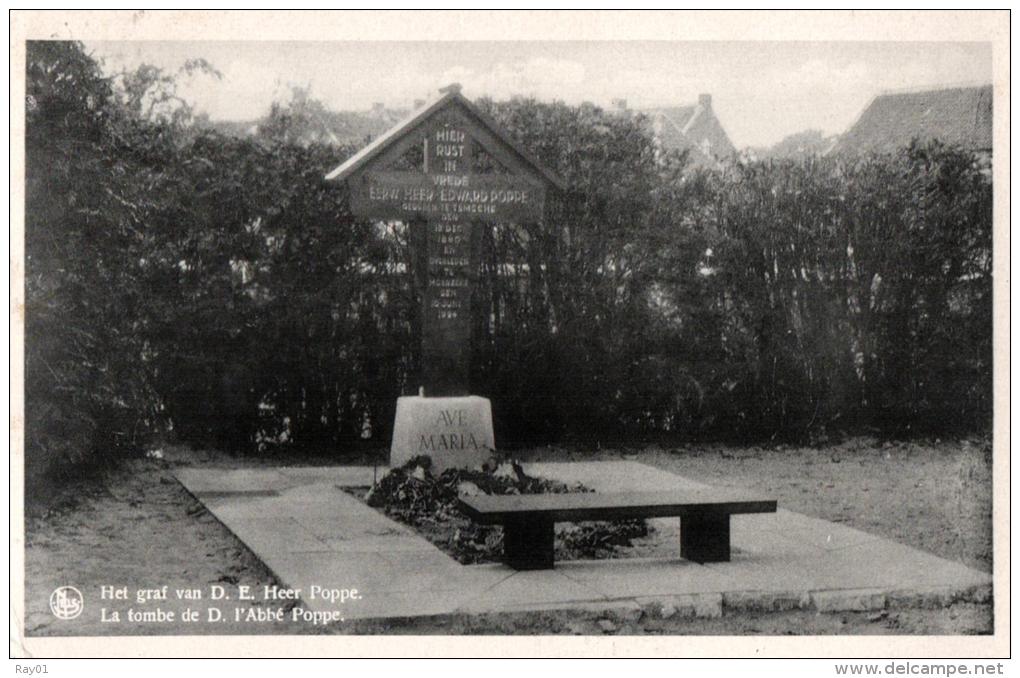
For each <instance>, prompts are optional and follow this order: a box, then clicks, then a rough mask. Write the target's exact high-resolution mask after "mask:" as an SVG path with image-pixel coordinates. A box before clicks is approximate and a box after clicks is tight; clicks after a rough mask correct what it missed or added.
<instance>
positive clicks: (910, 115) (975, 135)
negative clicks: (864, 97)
mask: <svg viewBox="0 0 1020 678" xmlns="http://www.w3.org/2000/svg"><path fill="white" fill-rule="evenodd" d="M913 139H920V140H922V141H928V140H934V139H938V140H940V141H942V142H944V143H947V144H952V145H959V146H963V147H964V148H967V149H970V150H991V148H992V86H991V85H986V86H983V87H955V88H951V89H939V90H929V91H925V92H902V93H895V94H893V93H891V94H881V95H879V96H877V97H875V98H874V99H873V100H872V101H871V103H870V104H869V105H868V106H867V108H865V109H864V112H863V113H861V117H860V118H858V120H857V122H856V123H854V125H853V126H852V127H851V128H850V129H849V130H848V131H847V132H846V134H844V135H843V136H842V138H841V139H840V140H839V143H837V144H836V147H835V148H834V149H833V152H835V153H840V152H858V153H866V152H872V151H876V152H886V151H893V150H895V149H897V148H901V147H903V146H906V145H908V144H909V143H910V142H911V140H913Z"/></svg>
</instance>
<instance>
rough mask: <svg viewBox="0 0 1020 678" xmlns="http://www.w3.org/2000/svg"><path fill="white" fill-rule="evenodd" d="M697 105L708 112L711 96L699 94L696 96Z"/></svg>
mask: <svg viewBox="0 0 1020 678" xmlns="http://www.w3.org/2000/svg"><path fill="white" fill-rule="evenodd" d="M698 105H699V106H701V107H702V108H704V109H705V110H710V109H711V108H712V95H711V94H699V95H698Z"/></svg>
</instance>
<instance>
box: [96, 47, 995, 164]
mask: <svg viewBox="0 0 1020 678" xmlns="http://www.w3.org/2000/svg"><path fill="white" fill-rule="evenodd" d="M85 44H86V48H87V49H88V50H89V51H90V52H91V53H92V54H93V55H94V56H96V57H98V58H99V59H101V61H102V62H103V64H104V68H105V69H106V70H107V71H108V72H115V71H118V70H120V69H122V68H129V69H130V68H134V67H135V66H137V65H139V64H142V63H148V64H152V65H155V66H159V67H161V68H164V69H166V70H168V71H176V70H177V69H178V68H179V67H180V66H181V65H182V64H183V63H184V61H185V60H187V59H190V58H198V57H201V58H205V59H206V60H207V61H209V62H210V63H211V64H212V65H213V66H214V67H215V68H216V69H217V70H218V71H220V73H222V76H223V77H222V79H220V80H215V79H212V78H209V77H207V76H195V77H193V78H191V79H184V80H182V81H181V83H180V86H179V91H180V93H181V94H183V95H184V97H185V98H186V99H188V100H189V101H191V102H192V103H193V104H194V106H195V108H196V110H197V111H199V112H205V113H208V114H209V116H210V117H211V118H213V119H218V120H253V119H256V118H258V117H261V116H262V115H264V114H265V113H266V112H267V111H268V110H269V107H270V105H271V104H272V102H273V101H274V100H286V99H287V98H288V96H289V92H290V88H291V87H292V86H301V87H309V88H310V89H311V94H312V96H314V97H316V98H318V99H320V100H322V101H323V102H325V104H326V105H327V106H328V107H330V108H332V109H335V110H367V109H368V108H370V107H371V106H372V104H373V103H376V102H380V103H383V104H385V105H386V106H388V107H393V108H408V107H410V106H411V104H412V103H413V102H414V100H415V99H428V98H430V97H432V96H434V95H435V94H436V92H437V90H438V89H439V87H442V86H444V85H447V84H449V83H451V82H459V83H461V85H462V86H463V93H464V94H465V95H466V96H467V97H469V98H478V97H482V96H490V97H493V98H495V99H504V98H508V97H510V96H513V95H523V96H534V97H536V98H538V99H541V100H546V101H552V100H559V101H564V102H566V103H569V104H578V103H581V102H582V101H590V102H593V103H595V104H598V105H601V106H609V105H610V104H611V103H612V101H613V100H614V99H625V100H627V103H628V106H629V107H631V108H637V109H640V108H654V107H660V106H682V105H688V104H692V103H695V102H696V101H697V98H698V95H699V94H701V93H707V94H711V95H712V105H713V108H714V109H715V112H716V115H717V116H718V118H719V120H720V122H721V123H722V125H723V127H724V128H725V129H726V131H727V133H728V134H729V136H730V139H731V140H732V141H733V143H734V145H736V146H737V147H738V148H744V147H747V146H769V145H772V144H774V143H776V142H777V141H779V140H781V139H783V138H784V137H786V136H788V135H790V134H794V133H796V132H801V131H804V130H807V129H820V130H822V131H823V132H824V133H826V134H838V133H841V132H844V131H846V129H847V128H849V127H850V126H851V125H852V124H853V122H854V121H855V120H856V119H857V117H858V116H859V115H860V113H861V111H862V110H863V109H864V107H865V106H867V104H868V102H869V101H870V100H871V99H872V98H873V97H874V96H875V95H877V94H880V93H882V92H887V91H899V90H916V89H928V88H937V87H943V86H947V85H976V84H988V83H990V82H991V80H992V48H991V45H990V43H980V42H971V43H962V42H956V43H949V42H938V43H935V42H896V43H892V42H760V41H759V42H665V41H630V42H596V41H584V42H566V41H565V42H559V41H557V42H526V41H516V42H251V41H250V42H86V43H85Z"/></svg>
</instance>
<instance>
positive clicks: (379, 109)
mask: <svg viewBox="0 0 1020 678" xmlns="http://www.w3.org/2000/svg"><path fill="white" fill-rule="evenodd" d="M385 110H386V106H385V105H384V104H383V103H382V102H381V101H377V102H375V103H374V104H372V112H373V113H375V114H376V115H382V113H383V111H385Z"/></svg>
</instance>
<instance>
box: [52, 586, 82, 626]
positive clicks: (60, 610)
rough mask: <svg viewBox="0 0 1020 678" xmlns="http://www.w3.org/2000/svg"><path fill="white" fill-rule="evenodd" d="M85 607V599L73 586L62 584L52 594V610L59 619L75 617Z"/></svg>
mask: <svg viewBox="0 0 1020 678" xmlns="http://www.w3.org/2000/svg"><path fill="white" fill-rule="evenodd" d="M84 609H85V599H84V598H82V597H81V591H79V590H78V589H76V588H74V587H73V586H61V587H60V588H58V589H56V590H55V591H53V593H51V594H50V610H52V611H53V616H55V617H56V618H57V619H74V618H75V617H77V616H78V615H80V614H81V611H82V610H84Z"/></svg>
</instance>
